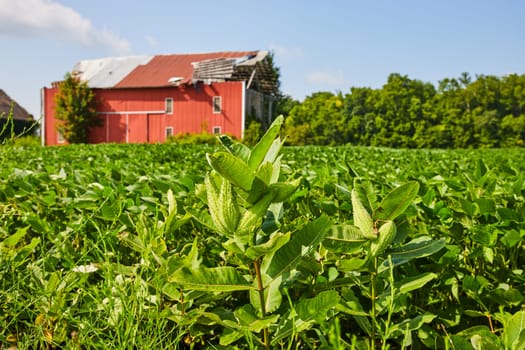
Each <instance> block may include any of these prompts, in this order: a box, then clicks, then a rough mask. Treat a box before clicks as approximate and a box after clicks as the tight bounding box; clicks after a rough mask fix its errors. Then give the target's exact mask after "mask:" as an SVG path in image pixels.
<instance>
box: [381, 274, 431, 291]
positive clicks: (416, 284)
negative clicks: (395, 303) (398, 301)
mask: <svg viewBox="0 0 525 350" xmlns="http://www.w3.org/2000/svg"><path fill="white" fill-rule="evenodd" d="M437 277H438V275H437V274H435V273H433V272H425V273H422V274H420V275H417V276H413V277H409V278H404V279H403V280H401V281H399V282H395V283H394V286H395V290H396V294H397V293H400V294H405V293H408V292H411V291H413V290H416V289H420V288H422V287H423V286H424V285H425V284H427V283H428V282H430V281H432V280H434V279H436V278H437ZM389 293H390V291H387V292H385V293H384V294H385V295H387V294H389Z"/></svg>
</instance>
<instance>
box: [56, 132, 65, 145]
mask: <svg viewBox="0 0 525 350" xmlns="http://www.w3.org/2000/svg"><path fill="white" fill-rule="evenodd" d="M57 140H58V143H64V142H65V139H64V135H62V133H61V132H60V131H57Z"/></svg>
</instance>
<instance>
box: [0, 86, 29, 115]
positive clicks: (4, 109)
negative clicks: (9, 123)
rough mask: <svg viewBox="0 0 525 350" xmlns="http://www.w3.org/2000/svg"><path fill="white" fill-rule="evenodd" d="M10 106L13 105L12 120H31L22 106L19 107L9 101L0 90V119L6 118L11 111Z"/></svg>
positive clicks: (11, 100) (14, 102)
mask: <svg viewBox="0 0 525 350" xmlns="http://www.w3.org/2000/svg"><path fill="white" fill-rule="evenodd" d="M11 104H13V119H16V120H31V119H33V118H32V116H31V114H29V113H28V112H27V111H26V110H25V109H24V108H23V107H22V106H20V105H19V104H18V103H17V102H16V101H14V100H13V99H11V97H9V95H8V94H6V93H5V92H4V90H2V89H0V117H1V118H7V116H8V115H9V112H10V110H11Z"/></svg>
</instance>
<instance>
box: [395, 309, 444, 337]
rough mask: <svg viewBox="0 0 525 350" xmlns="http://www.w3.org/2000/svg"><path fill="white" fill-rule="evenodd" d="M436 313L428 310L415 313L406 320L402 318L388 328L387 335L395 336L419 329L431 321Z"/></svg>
mask: <svg viewBox="0 0 525 350" xmlns="http://www.w3.org/2000/svg"><path fill="white" fill-rule="evenodd" d="M436 317H437V315H434V314H432V313H429V312H425V313H423V314H420V315H417V316H416V317H414V318H412V319H408V320H403V321H401V322H399V323H397V324H394V325H393V326H392V328H390V330H389V334H388V336H389V337H396V336H399V335H403V334H405V335H406V334H407V333H410V332H411V331H415V330H418V329H420V328H421V327H422V326H423V325H424V324H426V323H430V322H432V321H433V320H434V319H435V318H436Z"/></svg>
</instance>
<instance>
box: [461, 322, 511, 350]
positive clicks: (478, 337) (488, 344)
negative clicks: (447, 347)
mask: <svg viewBox="0 0 525 350" xmlns="http://www.w3.org/2000/svg"><path fill="white" fill-rule="evenodd" d="M456 335H458V336H462V337H464V338H466V339H469V340H470V344H471V345H472V347H473V348H474V349H475V350H501V349H502V348H504V347H503V345H502V343H501V341H500V339H499V338H498V336H497V335H496V334H494V333H493V332H491V331H490V328H489V327H488V326H474V327H470V328H467V329H463V330H461V331H460V332H458V333H457V334H456ZM514 349H516V350H517V348H513V350H514Z"/></svg>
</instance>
